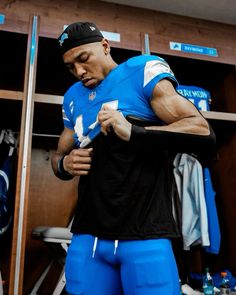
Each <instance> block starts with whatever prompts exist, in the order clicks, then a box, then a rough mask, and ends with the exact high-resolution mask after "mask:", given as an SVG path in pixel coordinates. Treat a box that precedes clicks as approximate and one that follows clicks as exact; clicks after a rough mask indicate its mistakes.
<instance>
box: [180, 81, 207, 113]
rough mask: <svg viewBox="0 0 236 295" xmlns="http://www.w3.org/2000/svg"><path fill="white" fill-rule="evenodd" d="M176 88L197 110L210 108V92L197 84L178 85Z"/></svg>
mask: <svg viewBox="0 0 236 295" xmlns="http://www.w3.org/2000/svg"><path fill="white" fill-rule="evenodd" d="M176 90H177V91H178V92H179V93H180V94H181V95H183V96H184V97H186V98H187V99H188V100H190V101H191V102H192V103H193V104H194V105H195V106H196V107H197V108H198V109H199V110H201V111H209V110H210V99H211V96H210V92H208V91H207V90H206V89H203V88H201V87H197V86H186V85H178V86H177V88H176Z"/></svg>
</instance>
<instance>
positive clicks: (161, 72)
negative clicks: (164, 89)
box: [143, 56, 178, 99]
mask: <svg viewBox="0 0 236 295" xmlns="http://www.w3.org/2000/svg"><path fill="white" fill-rule="evenodd" d="M143 74H144V76H143V91H144V95H145V96H146V97H148V98H149V99H150V98H151V96H152V92H153V89H154V87H155V86H156V84H157V83H158V82H159V81H161V80H162V79H169V80H171V81H173V82H174V84H175V86H177V85H178V82H177V80H176V78H175V76H174V73H173V72H172V70H171V68H170V67H169V65H168V64H167V63H166V61H165V60H164V59H162V58H160V57H156V56H153V59H151V60H147V61H146V64H145V67H144V73H143Z"/></svg>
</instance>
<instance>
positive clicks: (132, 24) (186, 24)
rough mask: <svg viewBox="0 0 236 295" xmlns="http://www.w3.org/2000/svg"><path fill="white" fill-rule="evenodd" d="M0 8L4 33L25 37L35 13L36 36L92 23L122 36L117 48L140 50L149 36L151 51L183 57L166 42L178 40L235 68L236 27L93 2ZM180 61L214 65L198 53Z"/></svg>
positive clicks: (4, 3) (28, 3) (16, 4)
mask: <svg viewBox="0 0 236 295" xmlns="http://www.w3.org/2000/svg"><path fill="white" fill-rule="evenodd" d="M0 9H1V10H2V12H3V13H5V14H6V22H5V24H4V25H2V26H1V29H3V30H10V31H18V32H24V33H26V32H27V22H28V17H29V15H32V14H36V15H40V17H41V24H40V35H41V36H47V37H52V38H57V37H58V35H59V34H60V33H61V30H62V28H63V25H66V24H69V23H71V22H74V21H78V20H90V21H93V22H95V23H96V24H97V25H98V26H99V27H100V29H101V30H105V31H113V32H119V33H121V40H122V41H121V43H120V44H116V43H115V42H113V43H114V44H113V43H112V46H116V47H119V46H120V47H121V48H130V49H137V50H140V48H141V44H140V40H139V36H140V33H149V34H150V42H151V44H152V50H154V51H155V52H161V53H167V54H172V55H177V56H178V55H181V54H180V53H178V52H173V51H170V50H169V46H168V44H169V41H176V42H183V43H190V44H196V45H202V46H208V47H216V48H217V49H218V51H219V58H215V59H214V58H213V61H214V60H215V61H219V62H225V63H231V64H235V63H236V27H235V26H232V25H226V24H220V23H216V22H210V21H205V20H199V19H194V18H190V17H183V16H177V15H173V14H167V13H162V12H156V11H151V10H147V9H146V10H145V9H141V8H135V7H129V6H125V5H117V4H113V3H107V2H102V1H95V0H80V1H72V0H70V1H65V0H59V1H54V0H50V1H46V0H41V1H40V2H39V1H37V0H30V1H25V0H23V1H6V0H5V1H1V4H0ZM152 39H153V40H152ZM155 44H156V45H155ZM181 56H190V57H194V58H196V59H200V58H202V59H208V60H212V58H208V57H204V56H199V55H197V54H184V55H181Z"/></svg>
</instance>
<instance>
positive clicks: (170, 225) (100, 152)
mask: <svg viewBox="0 0 236 295" xmlns="http://www.w3.org/2000/svg"><path fill="white" fill-rule="evenodd" d="M92 146H93V149H94V150H93V160H92V168H91V171H90V173H89V175H88V176H82V177H80V183H79V199H78V208H77V212H76V215H75V219H74V223H73V225H72V232H73V233H87V234H92V235H94V236H97V237H100V238H106V239H147V238H157V237H168V238H172V237H178V236H179V232H178V229H177V226H176V224H175V221H174V219H173V216H172V200H171V198H172V197H171V192H172V181H173V178H172V171H171V170H170V166H171V168H172V163H171V165H170V162H169V155H168V152H167V151H157V149H156V144H155V143H153V142H150V141H149V142H147V143H146V144H145V145H138V144H137V143H135V144H134V143H132V142H125V141H123V140H121V139H119V138H118V137H117V136H116V135H115V134H114V133H113V132H110V133H109V134H108V135H107V136H104V135H103V134H100V135H99V136H98V137H97V138H95V140H94V141H93V143H92ZM170 171H171V173H170Z"/></svg>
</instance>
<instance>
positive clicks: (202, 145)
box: [98, 80, 215, 153]
mask: <svg viewBox="0 0 236 295" xmlns="http://www.w3.org/2000/svg"><path fill="white" fill-rule="evenodd" d="M150 104H151V107H152V109H153V111H154V112H155V114H156V115H157V117H158V118H160V119H161V120H162V121H163V122H164V123H165V125H159V126H156V125H155V126H146V127H140V126H137V125H138V123H140V121H139V122H138V120H137V121H136V122H135V121H134V120H132V121H129V122H128V121H127V120H126V119H125V118H124V117H122V114H120V113H119V112H117V111H113V110H109V109H108V108H104V109H103V110H102V111H100V112H99V116H98V119H99V122H100V123H101V128H102V132H103V133H104V134H106V133H107V132H108V131H109V128H110V126H112V127H113V129H114V131H115V133H116V134H117V135H118V136H119V137H120V138H121V139H123V140H126V141H130V140H131V141H137V142H138V143H139V144H142V143H144V144H145V142H146V140H149V141H151V142H156V143H157V144H158V147H159V148H163V149H169V150H173V151H175V152H190V153H196V152H197V153H198V152H200V153H205V152H208V153H211V152H212V150H213V148H214V144H215V136H214V133H213V131H212V129H211V128H210V126H209V125H208V123H207V121H206V120H205V119H204V117H203V116H202V115H201V113H200V112H199V111H198V110H197V109H196V107H195V106H194V105H193V104H192V103H191V102H190V101H188V100H187V99H185V98H183V97H182V96H180V95H179V94H178V93H177V92H176V91H175V89H174V87H173V85H172V84H171V82H170V81H168V80H161V81H160V82H159V83H158V84H157V85H156V86H155V88H154V90H153V94H152V98H151V102H150ZM142 126H145V122H142Z"/></svg>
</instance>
